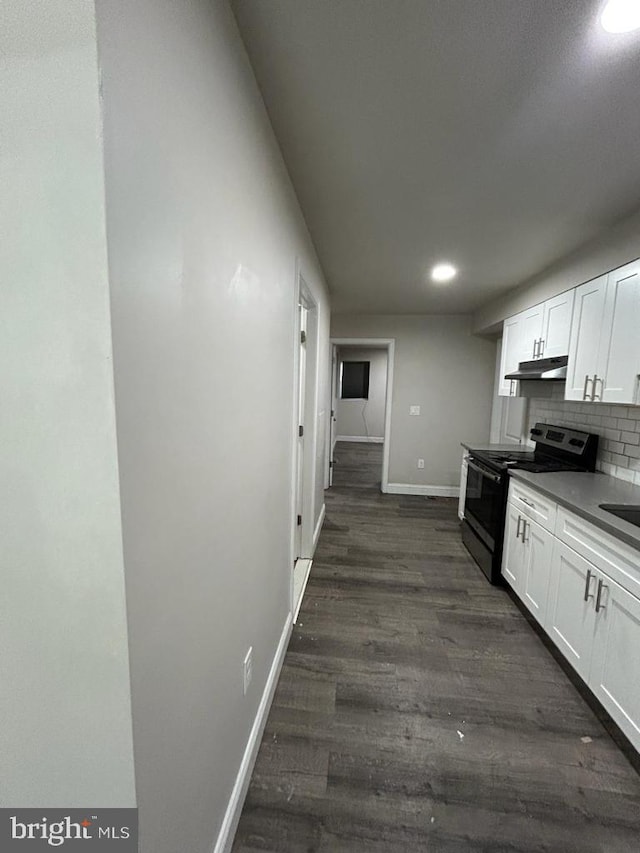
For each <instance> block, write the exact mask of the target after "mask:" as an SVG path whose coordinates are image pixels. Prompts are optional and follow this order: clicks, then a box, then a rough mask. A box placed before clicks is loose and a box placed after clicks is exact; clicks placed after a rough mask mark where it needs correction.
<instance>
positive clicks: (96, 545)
mask: <svg viewBox="0 0 640 853" xmlns="http://www.w3.org/2000/svg"><path fill="white" fill-rule="evenodd" d="M0 56H1V57H2V68H1V74H2V86H1V87H0V114H1V115H2V119H1V121H0V134H1V139H0V171H1V180H0V185H1V186H2V204H1V205H0V232H1V233H2V239H1V240H0V269H1V270H2V286H1V287H0V363H1V364H2V370H0V399H1V400H2V407H1V415H0V469H1V477H0V479H1V481H2V492H1V497H0V501H1V507H0V519H1V529H0V565H1V566H2V589H1V591H0V648H1V649H2V651H1V653H0V683H1V684H2V724H1V725H0V766H1V767H2V783H1V788H2V793H1V795H0V805H2V806H15V807H18V806H23V807H29V806H32V807H39V806H60V807H73V806H76V807H83V806H88V805H96V806H100V807H108V806H134V805H135V790H134V777H133V753H132V739H131V709H130V695H129V669H128V654H127V629H126V619H125V600H124V577H123V563H122V541H121V526H120V505H119V498H118V470H117V457H116V438H115V422H114V407H113V378H112V361H111V334H110V321H109V302H108V287H107V264H106V246H105V223H104V187H103V179H102V175H103V172H102V151H101V145H100V112H99V101H98V76H97V64H96V45H95V21H94V8H93V4H92V3H86V2H84V0H39V1H38V0H30V2H24V0H5V2H4V3H3V4H2V27H1V28H0Z"/></svg>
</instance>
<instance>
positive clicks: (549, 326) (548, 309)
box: [538, 289, 576, 358]
mask: <svg viewBox="0 0 640 853" xmlns="http://www.w3.org/2000/svg"><path fill="white" fill-rule="evenodd" d="M575 295H576V292H575V289H574V290H567V292H566V293H561V294H559V296H554V298H553V299H548V300H547V301H546V302H545V303H544V316H543V320H542V338H541V340H540V344H539V346H538V352H539V357H540V358H553V357H555V356H558V355H567V353H568V352H569V338H570V336H571V318H572V317H573V303H574V300H575Z"/></svg>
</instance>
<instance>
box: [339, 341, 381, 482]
mask: <svg viewBox="0 0 640 853" xmlns="http://www.w3.org/2000/svg"><path fill="white" fill-rule="evenodd" d="M393 348H394V341H393V340H389V339H357V338H355V339H334V340H332V381H331V388H332V406H331V408H332V414H331V419H330V444H329V446H330V460H329V484H330V485H335V486H346V487H353V488H360V489H373V490H378V491H383V492H385V491H386V490H387V485H388V469H389V432H390V422H391V389H392V382H393Z"/></svg>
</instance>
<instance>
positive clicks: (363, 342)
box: [325, 338, 396, 494]
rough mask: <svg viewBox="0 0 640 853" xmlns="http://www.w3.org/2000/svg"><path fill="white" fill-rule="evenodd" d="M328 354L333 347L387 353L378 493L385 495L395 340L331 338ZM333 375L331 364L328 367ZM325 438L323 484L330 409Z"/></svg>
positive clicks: (329, 431) (329, 430)
mask: <svg viewBox="0 0 640 853" xmlns="http://www.w3.org/2000/svg"><path fill="white" fill-rule="evenodd" d="M329 343H330V352H331V353H333V347H334V346H335V347H347V346H352V347H370V348H371V349H386V351H387V388H386V392H385V401H384V443H383V446H382V476H381V482H380V491H381V492H384V493H385V494H386V493H387V492H388V491H389V450H390V441H391V407H392V402H393V371H394V358H395V346H396V339H395V338H331V339H330V341H329ZM329 367H330V370H331V371H332V373H333V364H331V365H330V366H329ZM327 437H328V453H327V464H326V472H325V482H326V483H328V482H329V471H330V468H329V463H330V462H331V456H332V452H331V451H332V448H331V409H329V418H328V419H327Z"/></svg>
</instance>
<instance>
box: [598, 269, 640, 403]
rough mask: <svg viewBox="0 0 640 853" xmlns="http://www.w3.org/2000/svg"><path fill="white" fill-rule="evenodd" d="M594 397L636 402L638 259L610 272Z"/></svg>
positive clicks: (639, 362)
mask: <svg viewBox="0 0 640 853" xmlns="http://www.w3.org/2000/svg"><path fill="white" fill-rule="evenodd" d="M602 327H603V334H602V338H601V340H600V353H599V360H598V361H599V363H598V371H597V378H596V379H595V380H594V381H595V385H596V387H595V399H596V400H598V399H601V400H602V402H604V403H638V402H640V400H639V398H638V374H639V373H640V262H638V261H636V262H634V263H632V264H627V265H626V266H624V267H621V268H620V269H618V270H614V271H613V272H612V273H609V276H608V279H607V299H606V304H605V315H604V319H603V323H602Z"/></svg>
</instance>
